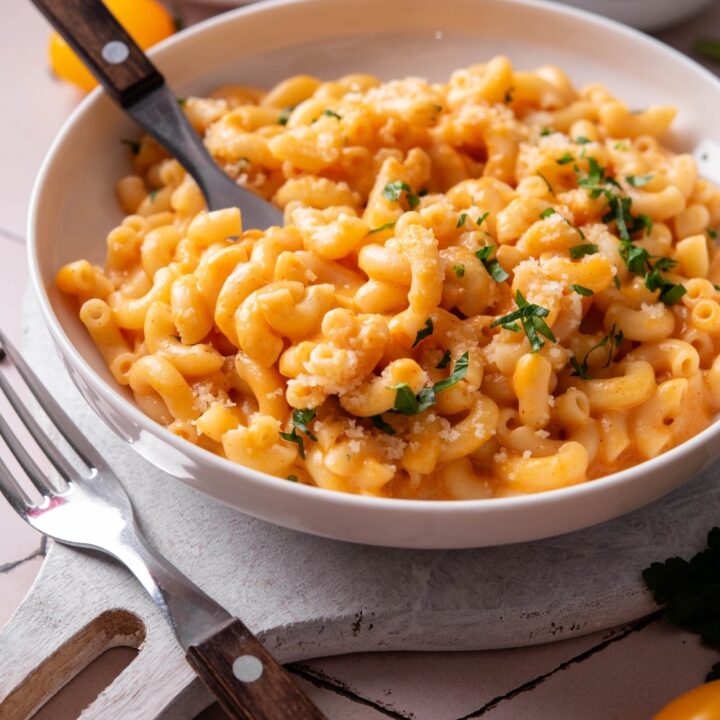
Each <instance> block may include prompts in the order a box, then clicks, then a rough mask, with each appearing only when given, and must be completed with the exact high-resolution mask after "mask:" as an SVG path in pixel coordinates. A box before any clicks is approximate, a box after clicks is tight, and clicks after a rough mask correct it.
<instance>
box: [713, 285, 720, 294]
mask: <svg viewBox="0 0 720 720" xmlns="http://www.w3.org/2000/svg"><path fill="white" fill-rule="evenodd" d="M713 287H714V288H715V290H717V291H718V292H720V285H718V284H717V283H713Z"/></svg>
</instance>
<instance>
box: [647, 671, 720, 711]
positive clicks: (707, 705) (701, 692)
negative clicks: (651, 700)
mask: <svg viewBox="0 0 720 720" xmlns="http://www.w3.org/2000/svg"><path fill="white" fill-rule="evenodd" d="M654 720H720V680H714V681H713V682H709V683H705V685H700V686H699V687H696V688H693V689H692V690H690V691H689V692H686V693H685V694H684V695H681V696H680V697H679V698H675V700H673V701H672V702H671V703H670V704H669V705H666V706H665V707H664V708H663V709H662V710H661V711H660V712H659V713H658V714H657V715H656V716H655V718H654Z"/></svg>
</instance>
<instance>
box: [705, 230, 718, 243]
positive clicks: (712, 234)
mask: <svg viewBox="0 0 720 720" xmlns="http://www.w3.org/2000/svg"><path fill="white" fill-rule="evenodd" d="M707 234H708V236H709V237H710V238H711V239H712V240H717V237H718V231H717V230H715V229H714V228H708V229H707Z"/></svg>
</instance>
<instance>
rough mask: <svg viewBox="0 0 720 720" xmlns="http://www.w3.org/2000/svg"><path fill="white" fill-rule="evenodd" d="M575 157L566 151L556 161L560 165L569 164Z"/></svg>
mask: <svg viewBox="0 0 720 720" xmlns="http://www.w3.org/2000/svg"><path fill="white" fill-rule="evenodd" d="M574 159H575V158H574V157H573V156H572V155H571V154H570V153H569V152H566V153H565V154H564V155H563V156H562V157H560V158H558V159H557V160H556V161H555V162H556V163H557V164H558V165H567V164H568V163H571V162H572V161H573V160H574Z"/></svg>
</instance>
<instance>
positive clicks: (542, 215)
mask: <svg viewBox="0 0 720 720" xmlns="http://www.w3.org/2000/svg"><path fill="white" fill-rule="evenodd" d="M551 215H557V216H558V217H559V218H560V219H561V220H562V221H563V222H565V223H567V224H568V225H569V226H570V227H571V228H572V229H573V230H575V232H576V233H577V234H578V235H579V236H580V239H581V240H584V239H585V233H584V232H583V231H582V230H581V229H580V228H579V227H577V226H576V225H573V224H572V223H571V222H570V221H569V220H568V219H567V218H566V217H564V216H563V215H561V214H560V213H559V212H558V211H557V210H555V208H551V207H548V208H545V209H544V210H543V211H542V212H541V213H540V219H541V220H545V218H549V217H550V216H551Z"/></svg>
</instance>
